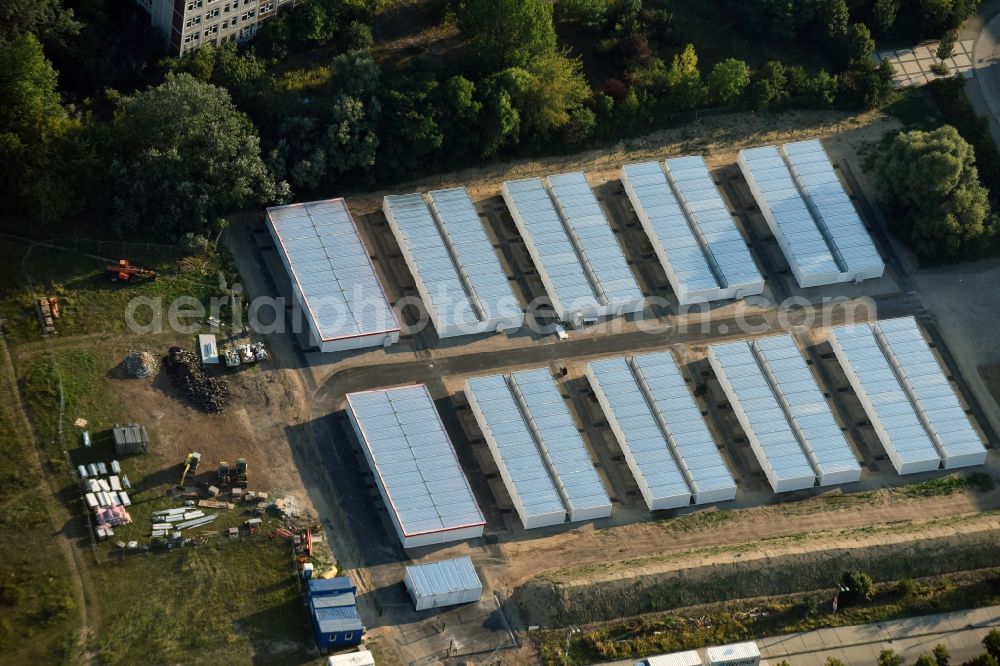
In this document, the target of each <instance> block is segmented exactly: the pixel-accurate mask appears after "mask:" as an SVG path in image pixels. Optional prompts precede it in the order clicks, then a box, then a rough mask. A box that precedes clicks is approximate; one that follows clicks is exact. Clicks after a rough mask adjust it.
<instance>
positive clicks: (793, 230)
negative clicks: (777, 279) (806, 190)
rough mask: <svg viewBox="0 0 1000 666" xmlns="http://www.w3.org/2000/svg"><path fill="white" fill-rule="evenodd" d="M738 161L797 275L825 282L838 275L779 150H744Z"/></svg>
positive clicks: (837, 268)
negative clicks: (826, 279) (781, 238)
mask: <svg viewBox="0 0 1000 666" xmlns="http://www.w3.org/2000/svg"><path fill="white" fill-rule="evenodd" d="M739 162H740V167H741V169H742V170H743V175H744V177H746V179H747V181H748V182H749V183H750V185H751V190H756V191H755V192H754V196H755V198H756V199H757V203H758V205H759V206H760V208H761V210H765V209H767V210H769V211H770V214H771V216H772V218H773V220H774V223H775V225H774V228H773V231H774V232H775V233H776V234H781V235H782V236H783V238H784V240H785V243H783V249H784V250H785V255H786V258H787V259H788V261H789V263H790V264H792V269H793V271H794V272H795V274H796V276H797V277H798V276H800V275H801V276H806V277H810V276H813V277H815V278H817V279H825V278H826V277H827V276H831V275H836V274H839V273H840V272H841V267H840V266H838V265H837V262H836V260H835V259H834V256H833V254H832V253H831V252H830V248H829V246H828V245H827V242H826V239H825V238H824V237H823V234H822V233H820V230H819V228H817V226H816V221H815V220H814V219H813V217H812V214H811V213H810V212H809V208H808V207H807V206H806V202H805V200H804V199H803V198H802V195H801V193H800V192H799V190H798V187H796V184H795V181H794V179H793V178H792V174H791V173H790V172H789V170H788V166H787V165H786V164H785V161H784V159H783V158H782V156H781V153H779V152H778V149H777V148H776V147H775V146H762V147H760V148H750V149H745V150H741V151H740V156H739ZM800 282H801V279H800Z"/></svg>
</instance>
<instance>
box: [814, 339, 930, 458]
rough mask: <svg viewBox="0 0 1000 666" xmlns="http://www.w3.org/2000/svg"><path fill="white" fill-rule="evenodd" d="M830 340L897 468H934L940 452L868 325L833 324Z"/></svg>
mask: <svg viewBox="0 0 1000 666" xmlns="http://www.w3.org/2000/svg"><path fill="white" fill-rule="evenodd" d="M830 342H831V344H833V347H834V351H836V352H837V358H838V360H839V361H840V363H841V364H842V365H843V366H844V369H845V370H847V371H848V376H849V377H851V376H852V375H853V377H854V378H855V380H856V381H853V382H852V385H853V386H854V389H855V391H857V392H858V394H859V396H860V397H862V398H863V399H862V404H864V406H865V411H866V412H867V413H868V417H869V419H871V421H872V423H873V424H874V425H876V430H878V431H880V432H879V438H880V439H881V440H882V445H883V446H884V447H885V448H886V452H887V453H888V454H889V457H890V458H891V459H892V461H893V464H894V465H895V467H896V471H897V472H900V473H905V471H904V470H906V469H908V468H910V469H913V470H914V471H924V470H927V469H936V468H937V464H938V462H939V461H940V458H941V456H940V454H939V452H938V450H937V448H936V447H935V446H934V443H933V441H931V438H930V436H929V435H928V433H927V430H926V429H925V428H924V426H923V424H922V423H921V422H920V418H919V417H918V416H917V413H916V408H915V407H914V405H913V403H912V402H911V401H910V398H909V396H907V394H906V391H905V390H904V389H903V386H902V385H901V384H900V382H899V378H898V377H897V376H896V373H895V372H894V371H893V369H892V367H891V366H890V364H889V360H888V359H887V358H886V356H885V353H884V352H883V351H882V349H881V347H880V346H879V343H878V340H876V339H875V336H874V334H873V332H872V328H871V326H869V325H868V324H859V325H856V326H841V327H837V328H834V329H832V330H831V331H830ZM865 403H867V404H865Z"/></svg>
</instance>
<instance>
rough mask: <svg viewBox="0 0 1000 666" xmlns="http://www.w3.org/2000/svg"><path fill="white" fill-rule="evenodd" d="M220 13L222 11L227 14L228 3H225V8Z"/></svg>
mask: <svg viewBox="0 0 1000 666" xmlns="http://www.w3.org/2000/svg"><path fill="white" fill-rule="evenodd" d="M222 11H224V12H228V11H229V3H228V2H227V3H226V6H225V8H224V9H223V10H222Z"/></svg>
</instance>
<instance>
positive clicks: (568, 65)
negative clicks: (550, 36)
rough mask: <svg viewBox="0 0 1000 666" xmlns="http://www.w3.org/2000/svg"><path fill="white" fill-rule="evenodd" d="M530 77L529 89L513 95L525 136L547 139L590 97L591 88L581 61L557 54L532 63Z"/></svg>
mask: <svg viewBox="0 0 1000 666" xmlns="http://www.w3.org/2000/svg"><path fill="white" fill-rule="evenodd" d="M528 73H529V74H530V78H529V79H528V80H527V85H526V86H524V87H521V88H520V89H519V90H518V91H517V94H515V92H514V91H513V90H512V91H511V93H512V95H513V96H514V97H513V99H514V102H515V104H516V105H517V108H518V110H519V111H520V114H521V121H522V128H521V129H522V132H525V131H526V132H529V133H530V132H534V133H536V134H538V135H539V136H545V135H547V134H549V133H551V132H553V131H555V130H557V129H560V128H561V127H563V126H564V125H566V124H567V123H568V122H569V120H570V117H571V116H572V114H573V112H574V111H576V110H577V109H579V108H580V107H581V105H582V104H583V102H584V101H585V100H586V99H587V98H588V97H590V86H588V85H587V79H586V78H584V76H583V69H582V67H581V65H580V61H579V60H577V59H573V58H567V57H566V56H565V55H563V54H561V53H557V52H555V51H553V52H551V53H548V54H545V55H542V56H540V57H539V58H537V59H536V60H535V61H534V62H533V63H531V66H530V67H529V68H528Z"/></svg>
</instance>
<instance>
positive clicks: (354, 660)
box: [326, 650, 375, 666]
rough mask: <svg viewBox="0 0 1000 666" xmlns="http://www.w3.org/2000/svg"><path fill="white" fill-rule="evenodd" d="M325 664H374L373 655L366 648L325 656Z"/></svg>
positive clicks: (329, 665)
mask: <svg viewBox="0 0 1000 666" xmlns="http://www.w3.org/2000/svg"><path fill="white" fill-rule="evenodd" d="M326 666H375V657H373V656H372V653H371V652H369V651H368V650H358V651H357V652H348V653H347V654H337V655H333V656H332V657H327V660H326Z"/></svg>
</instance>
